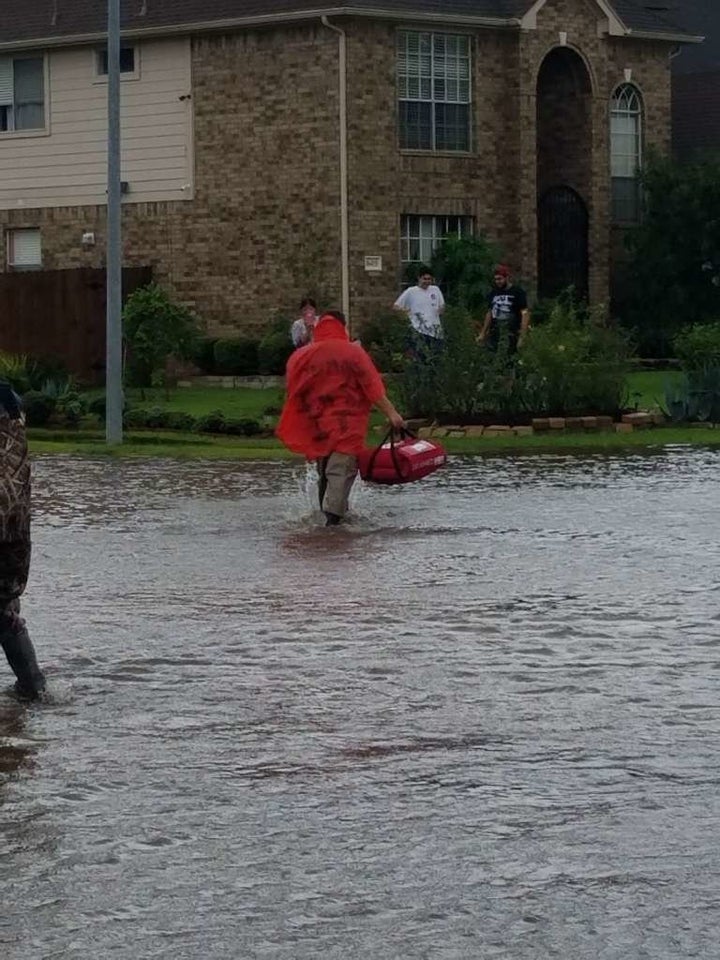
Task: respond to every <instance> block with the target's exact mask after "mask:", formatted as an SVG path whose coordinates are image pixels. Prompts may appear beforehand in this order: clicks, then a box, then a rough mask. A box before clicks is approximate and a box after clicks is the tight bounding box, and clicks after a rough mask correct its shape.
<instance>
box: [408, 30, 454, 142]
mask: <svg viewBox="0 0 720 960" xmlns="http://www.w3.org/2000/svg"><path fill="white" fill-rule="evenodd" d="M472 39H473V38H472V36H471V35H470V34H466V33H449V32H445V31H427V30H398V32H397V38H396V52H395V61H396V82H397V101H398V139H399V144H400V149H401V150H419V151H423V152H432V153H451V154H458V153H459V154H468V153H470V152H471V151H472V149H473V145H472V140H473V136H472V131H473V107H472V76H473V68H472V67H473V65H472ZM451 45H453V46H454V50H452V51H450V52H448V47H449V46H451ZM423 48H424V49H423ZM441 48H442V50H441ZM463 48H464V49H463ZM411 104H416V105H417V109H418V111H419V110H420V109H421V107H422V106H423V105H424V106H425V107H428V106H429V111H428V112H429V129H430V137H429V144H420V145H418V144H417V143H412V142H411V138H410V137H409V136H408V133H409V131H410V130H411V125H410V124H409V123H408V122H407V120H403V116H402V114H403V110H404V109H405V108H407V109H410V105H411ZM452 106H457V107H466V108H467V119H466V122H465V124H464V127H465V137H464V142H463V144H462V145H448V143H447V142H444V143H443V142H442V141H439V138H438V129H439V128H440V124H439V123H438V114H439V112H440V111H439V109H438V108H440V107H452Z"/></svg>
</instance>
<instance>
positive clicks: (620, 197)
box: [610, 83, 642, 224]
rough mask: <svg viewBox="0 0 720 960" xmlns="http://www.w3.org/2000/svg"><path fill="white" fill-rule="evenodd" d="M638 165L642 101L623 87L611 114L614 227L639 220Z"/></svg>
mask: <svg viewBox="0 0 720 960" xmlns="http://www.w3.org/2000/svg"><path fill="white" fill-rule="evenodd" d="M641 162H642V101H641V99H640V93H639V92H638V90H637V88H636V87H634V86H633V85H632V84H630V83H624V84H623V85H622V86H620V87H618V88H617V90H616V91H615V93H614V95H613V98H612V107H611V110H610V176H611V177H612V219H613V223H621V224H622V223H637V222H638V220H639V219H640V182H639V179H638V171H639V168H640V164H641Z"/></svg>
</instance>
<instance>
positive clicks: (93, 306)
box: [0, 267, 152, 384]
mask: <svg viewBox="0 0 720 960" xmlns="http://www.w3.org/2000/svg"><path fill="white" fill-rule="evenodd" d="M151 280H152V269H151V268H150V267H132V268H126V269H124V270H123V297H124V298H126V297H128V296H129V295H130V294H131V293H132V292H133V290H136V289H137V288H138V287H141V286H143V285H144V284H146V283H149V282H150V281H151ZM105 282H106V281H105V271H104V270H97V269H90V268H82V269H78V270H32V271H27V272H25V271H24V272H18V273H2V274H0V350H3V351H5V352H7V353H17V354H25V355H27V356H28V357H34V358H38V359H45V360H53V361H60V362H61V363H62V364H63V365H64V366H65V367H66V368H67V370H68V372H69V373H71V374H73V375H74V376H75V377H77V378H78V379H79V380H81V381H83V382H85V383H93V384H95V383H102V382H103V381H104V378H105V322H106V321H105V308H106V287H105Z"/></svg>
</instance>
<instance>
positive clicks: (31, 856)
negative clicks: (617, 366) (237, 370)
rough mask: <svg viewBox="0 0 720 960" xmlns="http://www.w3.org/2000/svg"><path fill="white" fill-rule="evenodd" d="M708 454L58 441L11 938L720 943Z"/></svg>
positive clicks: (28, 956)
mask: <svg viewBox="0 0 720 960" xmlns="http://www.w3.org/2000/svg"><path fill="white" fill-rule="evenodd" d="M719 463H720V456H719V455H718V454H717V453H714V452H708V451H701V450H684V449H682V448H677V449H670V450H665V451H662V452H660V451H658V452H655V453H653V454H650V455H632V456H628V457H601V456H597V457H587V458H573V457H533V458H500V457H498V458H487V459H476V460H472V459H466V460H463V459H460V458H458V459H455V460H453V462H452V463H451V464H450V466H449V467H448V469H447V470H446V471H444V472H442V473H440V474H437V475H434V476H433V477H431V478H428V479H427V480H424V481H423V482H422V483H419V484H415V485H412V486H409V487H406V488H402V489H400V488H394V489H380V488H370V487H362V488H360V489H359V490H358V491H357V495H356V497H355V502H354V518H353V522H352V523H351V524H350V525H348V526H347V528H338V529H333V530H329V531H328V530H324V529H323V528H321V527H320V526H319V525H318V518H317V516H316V515H314V514H313V509H314V499H313V495H314V490H313V484H312V480H311V477H310V475H309V474H308V473H307V471H306V469H305V468H304V467H303V466H299V465H287V464H261V463H249V464H239V465H238V464H216V463H213V464H203V463H192V464H178V463H175V462H170V461H168V462H161V461H153V462H115V461H104V460H97V461H85V460H82V461H81V460H73V459H71V458H68V459H41V460H39V461H38V462H37V464H36V470H35V500H36V522H35V553H34V566H33V571H32V577H31V583H30V586H29V589H28V595H27V599H26V602H25V613H26V615H27V617H28V620H29V624H30V627H31V630H32V633H33V636H34V638H35V641H36V645H37V647H38V651H39V653H40V654H41V656H42V659H43V661H44V662H45V664H46V665H47V667H48V673H49V678H50V682H51V685H52V687H53V689H54V692H55V698H54V702H53V703H51V704H48V705H46V706H43V707H40V708H26V707H23V706H21V705H18V704H16V703H14V702H13V701H12V699H11V698H10V696H9V695H7V694H5V693H2V692H0V822H1V823H2V832H1V833H0V844H1V849H2V852H3V856H2V858H0V899H1V901H2V903H3V910H2V911H1V916H0V948H1V952H0V955H2V956H3V957H8V960H39V958H45V957H48V958H49V957H63V958H73V960H74V958H77V960H87V958H93V960H94V958H105V957H117V958H120V960H125V958H127V960H130V958H132V960H135V958H137V957H142V958H143V960H155V958H165V957H173V958H175V960H196V958H197V960H200V958H202V960H206V958H210V960H221V958H228V960H237V958H241V960H244V958H255V957H259V958H265V957H268V958H278V960H280V958H282V960H310V958H312V960H315V958H317V957H323V958H325V957H328V958H343V960H348V958H357V960H368V958H370V957H372V958H378V960H389V958H396V957H401V958H405V957H408V958H431V960H438V958H439V960H444V958H452V960H456V958H473V960H475V958H478V957H481V958H483V960H485V958H495V957H499V958H512V960H530V958H532V960H535V958H543V960H544V958H551V957H557V958H562V960H570V958H572V960H577V958H582V960H584V958H587V960H591V958H592V960H596V958H618V960H621V958H622V960H628V958H641V957H643V958H644V957H647V958H652V960H671V958H672V960H675V958H678V957H686V956H693V957H707V958H711V957H712V958H714V957H715V956H716V953H717V948H716V942H717V939H718V935H719V934H720V918H719V916H718V908H717V889H718V881H719V879H720V869H719V868H718V854H719V853H720V841H718V840H717V837H716V834H717V830H716V829H715V826H716V822H717V815H718V809H717V805H718V801H717V796H718V790H717V782H718V780H719V779H720V769H719V764H718V760H717V752H718V751H717V749H716V746H717V740H718V734H719V733H720V718H719V715H718V710H717V685H718V683H717V681H718V658H717V652H718V651H717V648H718V645H719V644H720V637H719V636H718V621H719V620H720V612H719V610H720V607H719V605H718V598H719V595H720V576H719V575H718V564H717V554H718V546H717V544H718V535H719V534H720V522H719V521H718V518H717V503H718V500H719V494H720V481H719V480H718V465H719ZM6 676H7V687H8V688H9V687H10V686H11V677H10V674H9V671H6Z"/></svg>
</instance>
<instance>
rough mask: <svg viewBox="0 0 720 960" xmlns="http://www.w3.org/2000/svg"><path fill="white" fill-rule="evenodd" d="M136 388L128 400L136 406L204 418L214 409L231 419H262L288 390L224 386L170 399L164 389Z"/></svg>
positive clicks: (185, 390) (178, 392)
mask: <svg viewBox="0 0 720 960" xmlns="http://www.w3.org/2000/svg"><path fill="white" fill-rule="evenodd" d="M144 394H145V397H144V399H143V397H142V396H141V391H140V390H137V389H132V390H128V391H127V399H128V401H129V403H130V405H131V406H133V407H143V408H145V409H150V408H151V407H159V408H160V409H161V410H173V411H177V412H180V413H191V414H192V415H193V416H194V417H202V416H205V414H208V413H212V412H213V411H214V410H222V412H223V413H224V414H225V416H226V417H227V418H237V419H239V420H241V419H246V418H247V419H253V420H260V419H262V417H263V416H264V415H265V411H266V410H268V409H274V410H277V409H279V408H280V407H281V406H282V402H283V397H284V391H283V390H282V389H279V388H277V387H264V388H263V389H260V390H252V389H250V388H249V387H238V388H237V389H232V390H231V389H225V388H223V387H184V388H180V389H177V390H172V391H171V392H170V396H169V398H168V397H166V396H165V391H164V390H145V391H144Z"/></svg>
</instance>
